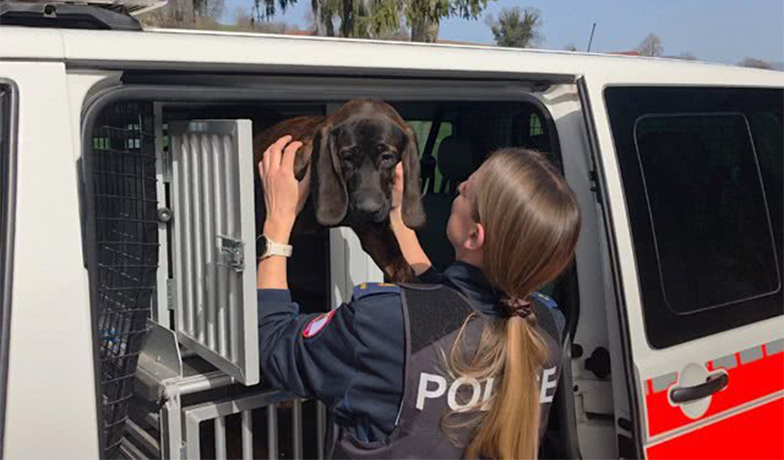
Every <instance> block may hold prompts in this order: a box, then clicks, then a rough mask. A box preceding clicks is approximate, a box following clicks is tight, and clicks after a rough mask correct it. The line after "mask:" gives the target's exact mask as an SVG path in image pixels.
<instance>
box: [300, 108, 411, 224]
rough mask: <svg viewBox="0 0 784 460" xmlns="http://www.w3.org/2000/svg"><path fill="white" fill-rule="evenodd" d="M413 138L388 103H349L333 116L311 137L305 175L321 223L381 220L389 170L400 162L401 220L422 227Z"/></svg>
mask: <svg viewBox="0 0 784 460" xmlns="http://www.w3.org/2000/svg"><path fill="white" fill-rule="evenodd" d="M418 153H419V151H418V148H417V141H416V135H415V134H414V132H413V130H412V129H411V128H410V127H409V126H408V125H407V124H406V123H405V121H403V119H402V118H401V117H400V115H399V114H398V113H397V112H396V111H395V109H393V108H392V107H391V106H389V105H388V104H386V103H384V102H382V101H377V100H369V99H355V100H352V101H349V102H347V103H346V104H344V105H343V106H341V107H340V108H339V109H338V110H337V111H336V112H334V113H333V114H332V115H331V116H330V117H329V118H328V120H327V121H326V123H325V124H324V126H323V127H322V128H321V130H320V131H319V132H318V133H317V134H316V135H315V136H314V138H313V155H312V157H311V168H312V169H313V170H312V172H311V177H312V182H313V185H312V187H311V190H312V193H313V199H314V204H315V207H316V219H317V220H318V222H319V223H320V224H322V225H326V226H335V225H339V224H341V223H343V222H347V223H354V222H367V221H371V222H381V221H383V220H385V219H387V218H388V216H389V211H390V209H391V206H392V188H393V185H394V180H395V167H396V166H397V164H398V163H400V162H402V163H403V170H404V172H405V183H404V184H403V203H402V213H403V221H404V222H405V224H406V225H407V226H408V227H410V228H417V227H420V226H422V225H423V224H424V222H425V213H424V211H423V209H422V195H421V189H420V177H419V154H418Z"/></svg>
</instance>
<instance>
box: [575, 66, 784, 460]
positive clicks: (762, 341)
mask: <svg viewBox="0 0 784 460" xmlns="http://www.w3.org/2000/svg"><path fill="white" fill-rule="evenodd" d="M777 75H779V80H778V83H777V84H774V85H771V83H772V82H771V81H770V80H769V79H768V78H767V75H762V74H760V75H754V76H752V75H750V74H749V75H744V76H743V78H742V79H741V78H736V77H739V75H730V74H729V73H727V74H724V75H722V74H718V75H714V76H713V77H712V78H710V79H707V78H706V79H705V81H703V82H702V84H701V85H700V86H709V85H711V84H715V85H716V86H724V87H730V88H733V87H738V86H739V85H738V83H739V82H743V85H744V86H746V85H748V86H749V87H759V88H765V87H771V86H774V87H776V86H777V87H779V88H780V87H781V79H780V74H777ZM691 77H693V74H688V75H684V74H675V75H651V74H648V75H645V78H640V77H639V76H638V77H636V78H634V77H632V76H630V75H627V74H626V73H624V72H620V73H619V74H615V75H612V76H610V75H606V74H605V75H595V76H594V75H590V76H586V79H585V80H586V84H587V91H588V93H589V94H590V96H591V105H592V107H591V108H592V113H591V117H592V121H593V123H594V124H595V128H596V138H597V141H598V152H597V155H599V156H600V157H601V162H600V164H601V171H600V173H601V176H602V181H603V185H604V188H603V190H602V192H603V194H604V196H605V197H606V206H607V208H608V211H609V213H610V214H609V215H610V216H611V217H612V223H611V225H612V229H611V230H612V232H611V234H612V237H613V244H614V245H615V247H616V252H615V257H616V260H615V265H616V266H615V267H614V269H615V271H616V276H617V281H619V282H620V287H621V289H622V299H621V300H622V305H620V306H619V309H620V310H622V313H623V314H620V315H618V318H617V319H615V320H614V319H613V318H609V323H608V328H609V329H610V330H611V331H624V330H625V331H626V334H625V337H624V341H622V342H621V344H619V345H617V346H615V347H613V349H611V354H612V355H614V359H616V360H617V359H619V358H620V356H621V355H622V354H623V350H622V349H619V348H618V347H619V346H620V347H630V348H629V349H628V351H630V354H629V356H628V357H627V359H629V360H630V361H631V362H632V363H633V364H632V365H633V372H632V375H633V378H634V385H633V387H634V388H635V390H633V391H634V392H635V394H633V395H630V397H631V400H632V401H633V402H636V404H637V405H638V407H639V408H641V410H640V414H639V417H640V419H639V420H638V422H639V423H640V434H641V435H642V439H641V440H640V441H641V443H642V446H643V447H644V448H645V452H646V455H647V456H649V457H651V458H656V457H660V456H667V455H675V456H678V457H684V458H693V456H695V455H697V456H698V457H702V456H706V457H705V458H711V457H712V456H715V455H719V454H721V451H716V450H714V449H708V450H705V451H702V452H701V453H700V452H697V450H695V448H694V447H693V443H695V442H698V441H692V442H691V443H689V442H683V440H685V439H686V438H683V439H681V438H680V437H681V436H685V435H686V434H688V433H694V432H695V431H700V430H707V431H705V432H703V433H701V434H699V435H694V434H692V435H690V436H697V437H695V438H693V439H699V440H700V441H699V442H700V443H705V442H707V443H716V445H719V444H720V441H725V440H726V436H728V433H727V432H726V431H725V430H724V429H718V427H719V426H728V425H729V424H735V423H736V421H734V420H732V421H731V419H732V418H733V417H734V416H736V415H738V414H740V413H745V412H748V411H752V412H754V410H759V411H760V412H759V414H767V415H760V416H762V417H765V418H763V419H758V418H756V417H754V416H752V415H751V414H747V415H745V416H744V417H746V418H748V419H749V422H751V421H752V420H753V421H754V423H763V424H765V425H766V426H767V425H770V424H772V425H774V426H778V427H781V426H782V420H781V418H780V417H773V418H771V417H769V415H770V414H771V413H773V412H771V409H769V408H770V407H777V406H775V404H778V405H780V404H781V398H784V388H781V382H779V380H782V381H784V379H781V378H777V377H776V376H781V375H782V369H783V368H784V361H782V354H781V353H778V354H777V355H774V354H769V353H768V352H767V351H765V352H763V351H762V350H763V347H764V346H765V345H766V344H778V343H779V342H780V341H781V340H782V339H784V317H782V316H781V315H778V316H775V317H772V318H769V319H765V320H761V321H758V322H755V323H751V324H747V325H745V326H742V327H736V328H733V329H728V330H726V331H723V332H719V333H714V334H711V335H706V336H703V337H700V338H696V339H691V340H688V341H684V342H682V343H679V344H676V345H672V346H666V347H663V348H662V347H660V346H659V347H655V346H653V345H652V344H651V343H650V342H649V340H648V339H647V338H646V327H645V318H644V314H643V300H642V296H641V286H640V276H641V275H640V272H639V267H638V266H637V263H638V262H637V259H636V256H635V243H634V239H633V237H632V232H631V222H630V217H629V207H628V206H629V204H628V196H627V191H626V190H624V182H623V178H622V176H621V168H620V164H619V159H618V151H617V150H616V146H615V141H614V138H613V135H612V130H611V126H610V120H609V114H608V109H607V106H606V104H605V102H606V101H605V98H604V90H605V88H607V87H611V86H613V87H614V86H634V87H645V86H652V87H667V86H686V87H688V86H689V85H690V84H691V83H692V82H693V81H692V78H691ZM643 80H645V81H643ZM677 166H678V165H673V166H672V167H673V168H674V167H677ZM777 224H778V225H780V224H781V223H780V222H778V223H776V222H774V223H773V225H777ZM778 244H780V242H778ZM624 322H625V324H623V323H624ZM672 327H678V325H677V324H673V325H672ZM741 352H743V353H750V354H754V355H755V356H754V357H752V358H751V360H752V361H757V360H759V361H757V362H756V363H752V365H753V366H752V367H754V366H756V367H760V366H762V367H765V369H767V371H764V372H763V371H761V370H758V371H755V370H753V369H752V370H751V371H748V369H750V368H746V370H743V371H740V369H742V366H741V368H739V369H738V370H732V369H731V370H730V371H729V373H730V383H729V385H732V384H733V381H734V382H735V385H736V388H735V390H734V391H735V392H739V393H747V394H748V398H740V399H741V400H739V401H738V402H737V403H731V402H727V401H726V397H725V396H724V395H722V394H718V393H717V394H718V396H715V397H713V398H712V400H713V401H714V402H715V404H718V406H715V407H713V408H712V409H709V406H710V403H711V399H707V398H703V399H700V400H698V401H697V402H695V403H688V404H683V405H681V406H676V405H674V404H673V403H672V400H671V399H668V398H671V391H672V390H673V389H674V388H676V387H677V386H678V385H680V386H681V387H689V386H696V385H698V384H700V383H701V382H704V381H706V380H707V379H708V377H707V376H708V375H710V376H711V377H710V378H714V377H716V374H718V373H720V372H726V370H725V371H722V370H720V368H719V367H718V366H715V367H714V366H713V365H711V363H714V362H715V360H718V359H720V358H722V357H726V356H730V357H732V356H735V357H736V358H738V359H740V362H742V360H743V358H742V357H741V356H740V353H741ZM757 353H758V354H759V356H756V354H757ZM706 363H707V364H706ZM628 364H629V363H628V362H627V365H628ZM699 367H705V369H704V370H700V371H694V369H696V368H699ZM694 372H697V374H699V373H700V372H704V373H705V375H701V374H699V375H698V376H696V377H688V376H690V375H692V374H693V373H694ZM738 372H741V373H743V372H746V373H748V372H752V373H753V372H760V375H769V376H770V377H769V380H770V382H766V383H765V385H763V386H764V387H765V389H754V388H751V386H749V388H748V389H746V388H738V387H737V385H743V382H750V381H754V380H750V379H753V377H750V376H748V375H747V376H744V377H735V379H732V376H733V375H738ZM664 380H668V381H666V382H665V381H664ZM689 380H691V382H688V381H689ZM676 382H677V385H676ZM755 388H756V387H755ZM752 393H754V394H752ZM757 393H759V394H757ZM728 394H729V393H728ZM733 394H734V393H733ZM619 397H621V398H624V399H626V398H627V396H625V395H623V394H618V393H616V399H617V398H619ZM722 398H723V399H722ZM734 399H737V398H735V396H733V400H734ZM659 400H661V401H659ZM700 401H701V402H700ZM769 403H772V404H774V406H770V405H769ZM697 406H704V407H701V408H696V407H697ZM673 408H675V410H673ZM681 410H682V411H683V414H680V413H679V412H680V411H681ZM717 411H718V413H717ZM703 415H704V416H705V417H704V418H703ZM738 420H739V419H738ZM713 425H716V426H715V427H713V428H709V427H712V426H713ZM736 429H737V428H736ZM744 433H746V434H748V435H751V436H752V438H750V439H747V440H746V441H744V442H748V443H759V444H761V445H767V446H768V447H772V446H773V444H771V443H779V445H780V437H778V439H777V438H776V437H775V436H773V437H771V436H766V435H765V432H764V430H763V431H758V432H757V431H752V432H747V431H744ZM779 433H780V431H779ZM671 440H673V441H674V444H668V441H671ZM665 444H667V446H666V447H665ZM673 446H678V447H673ZM689 446H691V447H689ZM678 449H680V450H678ZM774 449H775V447H774ZM760 452H762V451H760ZM760 452H758V454H760V455H761V453H760ZM725 454H726V453H725ZM721 455H724V454H721Z"/></svg>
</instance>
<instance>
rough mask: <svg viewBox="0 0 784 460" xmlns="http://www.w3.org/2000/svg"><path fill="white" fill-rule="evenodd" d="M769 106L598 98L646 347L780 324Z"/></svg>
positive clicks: (654, 91)
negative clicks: (613, 159) (616, 174)
mask: <svg viewBox="0 0 784 460" xmlns="http://www.w3.org/2000/svg"><path fill="white" fill-rule="evenodd" d="M781 97H782V92H781V91H779V90H749V89H746V90H743V89H686V88H608V89H607V90H606V91H605V98H606V101H607V107H608V110H609V113H610V123H611V127H612V132H613V139H614V142H615V147H616V151H617V154H618V157H619V161H620V164H621V173H622V176H623V183H624V189H625V192H626V195H627V196H626V199H627V208H628V210H629V216H630V219H631V230H632V234H633V238H634V244H635V255H636V258H637V269H638V275H639V277H640V286H641V290H642V297H643V309H644V315H645V326H646V332H647V334H648V338H649V341H650V343H651V344H652V345H653V346H654V347H656V348H661V347H666V346H670V345H674V344H677V343H682V342H684V341H688V340H692V339H694V338H698V337H704V336H707V335H711V334H715V333H718V332H721V331H724V330H728V329H732V328H736V327H739V326H741V325H745V324H749V323H752V322H755V321H759V320H762V319H765V318H769V317H772V316H775V315H779V314H781V313H782V297H781V291H782V289H781V287H782V247H781V241H782V214H781V200H782V195H781V190H782V177H781V176H782V174H781V172H782V156H783V155H784V153H783V152H782V143H781V139H782V135H783V133H782V113H781V111H782V108H781V103H780V101H781Z"/></svg>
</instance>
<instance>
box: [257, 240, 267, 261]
mask: <svg viewBox="0 0 784 460" xmlns="http://www.w3.org/2000/svg"><path fill="white" fill-rule="evenodd" d="M266 252H267V237H266V236H264V235H259V236H258V238H256V258H257V259H258V258H259V257H261V256H263V255H264V254H266Z"/></svg>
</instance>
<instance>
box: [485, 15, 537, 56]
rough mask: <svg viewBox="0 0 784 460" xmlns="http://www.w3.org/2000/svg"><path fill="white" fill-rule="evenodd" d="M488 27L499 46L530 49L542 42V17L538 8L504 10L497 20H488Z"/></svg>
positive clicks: (490, 18)
mask: <svg viewBox="0 0 784 460" xmlns="http://www.w3.org/2000/svg"><path fill="white" fill-rule="evenodd" d="M488 25H490V30H491V31H492V32H493V37H494V38H495V42H496V44H497V45H498V46H506V47H510V48H530V47H532V46H536V45H538V44H539V43H541V41H542V35H541V34H540V33H539V28H540V27H541V26H542V15H541V13H540V12H539V10H538V9H536V8H526V9H524V10H523V9H521V8H519V7H514V8H504V9H503V10H501V13H500V14H499V15H498V19H497V20H496V19H493V18H492V17H489V18H488Z"/></svg>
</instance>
